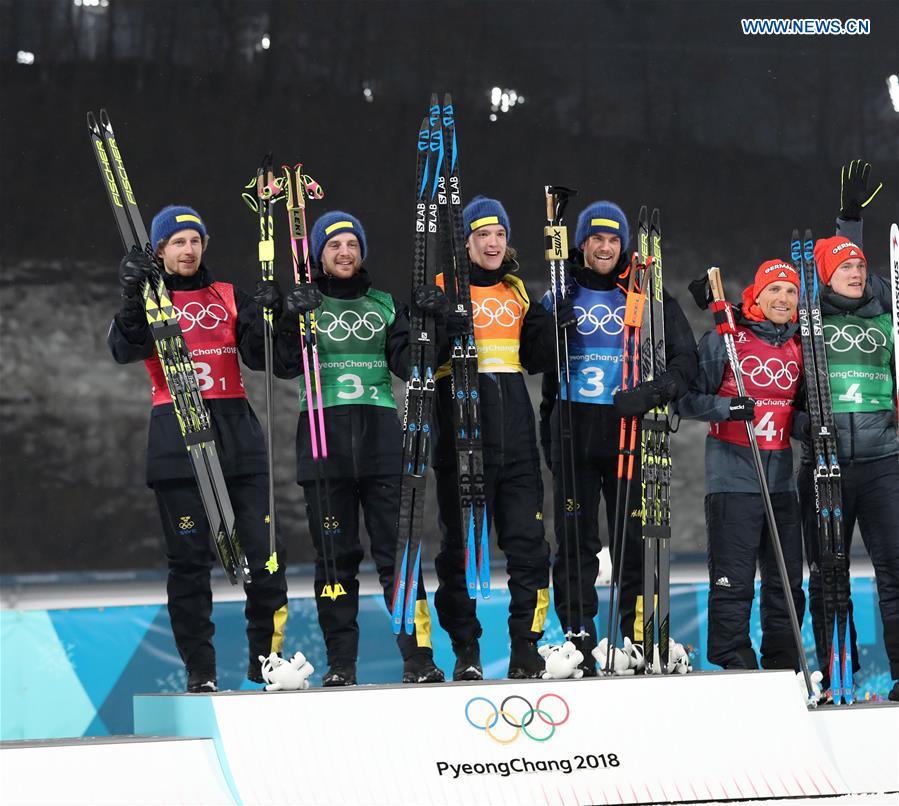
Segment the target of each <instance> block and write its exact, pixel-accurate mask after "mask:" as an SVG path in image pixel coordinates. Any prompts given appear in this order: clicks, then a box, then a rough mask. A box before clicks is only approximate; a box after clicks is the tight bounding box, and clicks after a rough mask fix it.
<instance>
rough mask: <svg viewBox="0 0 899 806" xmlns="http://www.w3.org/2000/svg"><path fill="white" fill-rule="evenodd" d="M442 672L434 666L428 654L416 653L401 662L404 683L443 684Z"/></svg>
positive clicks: (444, 679) (432, 659)
mask: <svg viewBox="0 0 899 806" xmlns="http://www.w3.org/2000/svg"><path fill="white" fill-rule="evenodd" d="M445 681H446V678H445V677H444V676H443V672H441V671H440V669H438V668H437V667H436V666H435V665H434V658H433V657H432V656H431V653H430V652H416V653H415V654H414V655H412V656H411V657H409V658H407V659H406V660H404V661H403V682H404V683H443V682H445Z"/></svg>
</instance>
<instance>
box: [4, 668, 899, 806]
mask: <svg viewBox="0 0 899 806" xmlns="http://www.w3.org/2000/svg"><path fill="white" fill-rule="evenodd" d="M134 723H135V730H136V733H137V734H138V735H135V736H127V737H118V738H114V739H112V738H105V739H72V740H53V741H43V742H3V743H0V802H2V803H4V804H6V803H9V804H58V803H65V804H119V805H125V804H167V805H168V804H179V803H183V804H191V805H194V804H223V803H237V804H263V805H264V806H271V805H272V804H315V805H316V806H328V805H329V804H353V806H355V805H356V804H373V805H374V804H390V805H391V806H393V805H394V804H416V805H417V804H465V806H468V805H469V804H516V806H518V804H539V806H549V805H550V804H552V806H556V805H558V806H583V804H647V803H710V802H727V801H742V802H755V803H766V804H767V803H773V802H774V801H775V800H778V801H779V800H780V799H782V798H791V799H792V800H791V801H790V802H791V803H806V802H817V801H819V800H820V799H824V798H827V799H831V800H830V801H829V802H832V803H866V804H880V803H891V802H893V803H894V802H899V705H896V704H892V703H870V704H869V703H859V704H856V705H853V706H848V707H847V706H841V707H834V706H825V707H821V708H819V709H816V710H812V711H809V710H807V709H806V708H805V706H804V704H803V700H802V696H801V693H800V690H799V686H798V684H797V682H796V678H795V676H794V675H793V674H792V673H790V672H718V673H694V674H690V675H686V676H660V677H628V678H605V679H602V678H601V679H591V680H562V681H515V682H512V681H485V682H478V683H446V684H442V685H430V686H358V687H355V688H348V689H333V688H332V689H321V688H314V689H310V690H308V691H304V692H280V693H267V692H264V691H251V692H222V693H217V694H210V695H200V694H144V695H138V696H137V697H135V698H134Z"/></svg>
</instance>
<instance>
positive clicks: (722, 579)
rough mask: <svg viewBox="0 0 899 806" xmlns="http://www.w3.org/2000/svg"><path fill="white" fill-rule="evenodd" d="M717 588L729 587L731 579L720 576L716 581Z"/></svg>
mask: <svg viewBox="0 0 899 806" xmlns="http://www.w3.org/2000/svg"><path fill="white" fill-rule="evenodd" d="M715 587H716V588H729V587H730V580H729V579H728V578H727V577H718V580H717V582H715Z"/></svg>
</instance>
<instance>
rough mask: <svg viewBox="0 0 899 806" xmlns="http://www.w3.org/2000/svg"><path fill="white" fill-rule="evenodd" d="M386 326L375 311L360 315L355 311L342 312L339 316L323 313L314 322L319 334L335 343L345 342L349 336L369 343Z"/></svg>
mask: <svg viewBox="0 0 899 806" xmlns="http://www.w3.org/2000/svg"><path fill="white" fill-rule="evenodd" d="M386 326H387V323H386V322H385V321H384V319H383V317H382V316H381V315H380V314H379V313H378V312H377V311H367V312H366V313H364V314H361V315H360V314H358V313H356V311H344V312H343V313H342V314H340V316H337V315H335V314H333V313H331V311H325V312H324V313H322V314H321V315H320V316H319V317H318V321H317V322H316V330H317V331H318V332H319V333H323V334H324V335H325V336H327V337H328V338H329V339H331V341H337V342H341V341H346V340H347V339H348V338H349V337H350V336H355V337H356V338H357V339H359V340H360V341H371V340H372V339H373V338H374V337H375V336H376V335H377V334H378V333H380V332H381V331H382V330H383V329H384V328H385V327H386Z"/></svg>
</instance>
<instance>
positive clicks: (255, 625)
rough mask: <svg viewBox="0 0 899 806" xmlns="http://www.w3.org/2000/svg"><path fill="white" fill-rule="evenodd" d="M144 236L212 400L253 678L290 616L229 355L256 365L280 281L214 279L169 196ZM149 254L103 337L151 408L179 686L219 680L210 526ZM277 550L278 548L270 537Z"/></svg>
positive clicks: (151, 461)
mask: <svg viewBox="0 0 899 806" xmlns="http://www.w3.org/2000/svg"><path fill="white" fill-rule="evenodd" d="M150 240H151V243H152V244H153V246H154V248H155V250H156V254H155V257H156V261H157V263H158V264H160V265H161V274H162V279H163V281H164V282H165V285H166V288H167V289H168V291H169V293H170V295H171V298H172V303H173V304H174V306H175V309H176V310H177V312H178V319H179V321H180V324H181V329H182V331H183V332H184V340H185V342H186V344H187V347H188V349H189V350H190V351H191V353H192V355H193V358H194V368H195V370H196V373H197V380H198V382H199V387H200V392H201V394H202V395H203V400H204V402H205V404H206V406H207V408H208V410H209V414H210V417H211V419H212V426H213V430H214V432H215V436H216V443H217V450H218V454H219V458H220V459H221V462H222V470H223V472H224V475H225V481H226V483H227V486H228V495H229V497H230V498H231V504H232V506H233V508H234V515H235V518H236V521H235V523H236V529H237V533H238V536H239V538H240V541H241V544H242V546H243V549H244V551H245V552H246V555H247V560H248V561H249V564H250V573H251V576H252V579H253V581H252V582H251V583H249V584H247V585H245V586H244V589H245V591H246V595H247V606H246V617H247V638H248V643H249V658H250V660H249V665H248V668H247V677H248V678H249V679H250V680H252V681H254V682H256V683H262V682H263V680H262V672H261V668H260V664H259V660H258V658H259V656H260V655H265V656H268V655H269V654H270V653H272V652H280V651H281V646H282V643H283V640H284V624H285V621H286V620H287V583H286V580H285V577H284V565H283V563H282V565H281V568H280V569H279V570H277V571H275V572H274V573H269V572H268V571H267V570H266V569H265V562H266V560H267V559H268V555H269V546H268V543H269V534H268V525H267V523H266V521H267V517H268V514H269V512H268V510H269V503H268V462H267V459H266V450H265V441H264V439H263V435H262V428H261V427H260V425H259V421H258V420H257V419H256V415H255V413H254V412H253V409H252V407H251V406H250V402H249V400H247V394H246V391H245V390H244V386H243V381H242V379H241V373H240V365H239V364H238V360H237V356H238V354H239V355H240V357H241V358H242V359H243V362H244V364H246V366H248V367H249V368H250V369H257V370H261V369H264V367H265V358H264V354H265V353H264V345H263V330H262V328H263V317H262V306H267V307H272V308H275V309H279V308H280V305H281V295H280V292H279V291H278V287H277V285H276V284H275V283H274V282H272V281H268V280H261V281H260V282H259V283H258V285H257V288H256V292H255V294H254V295H253V297H249V296H247V295H246V294H244V293H242V292H241V291H240V290H239V289H237V288H235V286H233V285H232V284H231V283H225V282H221V281H217V280H215V278H214V277H213V276H212V273H211V272H210V270H209V269H208V268H207V266H206V265H205V263H204V262H203V256H204V254H205V252H206V246H207V244H208V241H209V238H208V236H207V234H206V224H205V223H204V222H203V219H202V218H201V217H200V214H199V213H198V212H197V211H196V210H194V209H193V208H191V207H185V206H182V205H171V206H169V207H166V208H164V209H163V210H161V211H160V212H159V213H158V214H157V215H156V216H155V217H154V219H153V223H152V226H151V229H150ZM153 271H154V264H153V261H152V259H151V258H150V256H149V255H148V254H147V253H146V252H143V251H142V250H140V249H138V248H136V247H135V248H134V249H133V250H132V251H131V252H129V253H128V254H127V255H126V256H125V257H124V259H123V260H122V263H121V265H120V267H119V283H120V285H121V287H122V307H121V310H120V311H119V313H118V314H116V317H115V319H114V320H113V322H112V324H111V325H110V328H109V335H108V336H107V341H108V344H109V347H110V349H111V351H112V354H113V357H114V358H115V360H116V361H117V362H118V363H119V364H130V363H132V362H136V361H144V362H145V364H146V367H147V372H148V373H149V375H150V382H151V385H152V390H151V394H152V400H153V413H152V415H151V417H150V430H149V437H148V449H147V468H146V478H147V485H148V486H149V487H151V488H152V489H153V491H154V492H155V493H156V503H157V505H158V507H159V513H160V516H161V518H162V527H163V532H164V533H165V540H166V548H167V553H166V556H167V559H168V566H169V573H168V585H167V591H168V610H169V617H170V619H171V624H172V632H173V634H174V637H175V645H176V647H177V648H178V652H179V654H180V655H181V659H182V660H183V662H184V665H185V667H186V670H187V690H188V691H189V692H192V693H204V692H207V693H208V692H212V691H215V690H216V689H217V686H218V678H217V675H216V658H215V648H214V647H213V644H212V636H213V634H214V633H215V626H214V624H213V622H212V591H211V588H210V576H209V575H210V571H211V569H212V565H213V560H214V557H213V551H212V547H211V545H210V540H209V526H208V523H207V520H206V513H205V512H204V510H203V502H202V499H201V498H200V492H199V489H198V488H197V482H196V480H195V479H194V475H193V471H192V469H191V465H190V462H189V460H188V454H187V451H186V450H185V449H184V438H183V437H182V436H181V429H180V428H179V426H178V419H177V415H176V414H175V409H174V406H173V405H172V398H171V396H170V395H169V391H168V387H167V385H166V382H165V377H164V375H163V371H162V366H161V364H160V363H159V358H158V357H157V355H156V350H155V348H154V342H153V338H152V336H151V335H150V328H149V325H148V324H147V316H146V313H145V311H144V302H143V297H142V294H141V290H142V287H143V284H144V283H145V282H146V281H147V280H148V279H149V278H150V277H151V274H152V273H153ZM278 554H279V556H282V557H283V548H282V547H281V545H280V540H279V545H278Z"/></svg>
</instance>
